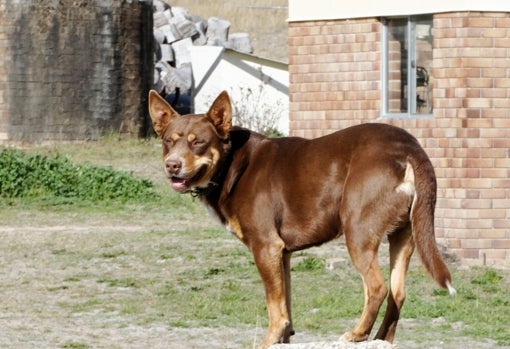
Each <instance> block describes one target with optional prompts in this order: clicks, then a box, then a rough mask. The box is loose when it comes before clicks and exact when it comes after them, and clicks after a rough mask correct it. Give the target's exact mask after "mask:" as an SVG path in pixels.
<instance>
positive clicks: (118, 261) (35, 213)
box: [0, 140, 510, 348]
mask: <svg viewBox="0 0 510 349" xmlns="http://www.w3.org/2000/svg"><path fill="white" fill-rule="evenodd" d="M27 153H28V154H36V153H37V154H41V155H47V154H56V153H58V154H65V156H66V157H69V159H70V160H69V161H71V162H72V163H81V162H84V161H85V162H88V163H90V164H94V165H97V166H111V167H113V168H116V169H122V170H124V171H128V172H130V173H133V174H134V175H136V176H141V177H142V178H147V179H151V180H153V181H154V186H153V187H154V190H155V191H156V192H157V194H158V197H160V199H154V200H146V201H141V202H140V201H135V202H126V201H122V200H120V201H118V202H116V201H111V200H110V201H107V202H102V201H94V202H83V201H79V200H76V201H74V202H73V201H72V200H71V201H67V202H64V203H62V202H58V201H57V202H52V201H51V200H49V201H41V200H32V199H31V198H15V199H12V202H11V203H10V204H5V203H2V204H0V217H2V219H1V221H0V234H2V236H3V243H2V244H1V245H0V256H2V258H0V270H13V271H12V272H11V274H12V273H15V274H14V276H12V278H11V277H9V275H10V274H9V273H4V274H0V277H1V278H2V279H1V280H0V293H1V294H3V295H4V299H7V300H8V299H11V298H13V297H14V298H13V299H16V297H18V298H19V297H22V298H23V299H25V301H24V302H22V303H20V304H18V303H12V304H10V303H7V302H6V303H4V304H5V305H4V308H5V309H4V313H6V314H9V313H19V314H23V316H24V323H29V324H33V326H35V327H37V326H38V324H39V323H44V321H45V319H46V318H49V320H48V321H51V323H52V324H56V325H55V327H61V328H66V327H65V326H66V325H67V322H69V319H75V318H84V319H85V318H87V316H88V314H92V315H91V316H93V317H92V318H93V319H98V318H101V319H103V320H102V321H103V322H101V324H102V325H101V326H103V327H105V326H106V328H108V329H109V330H108V331H110V332H111V331H113V330H112V329H111V328H116V329H117V331H121V330H122V329H123V328H126V327H129V326H133V325H136V326H141V327H144V326H152V325H154V324H164V325H166V326H169V327H170V328H174V329H183V330H187V331H191V330H193V329H195V328H197V329H201V328H215V329H221V328H231V327H236V328H260V329H262V330H261V331H260V335H259V337H261V336H262V335H263V329H264V328H265V327H266V326H267V316H266V309H265V303H264V294H263V287H262V284H261V281H260V277H259V276H258V274H257V271H256V267H255V264H254V262H253V258H252V256H251V255H250V253H249V251H248V250H247V249H246V248H245V247H244V246H243V245H242V244H241V243H240V242H239V241H237V239H236V238H234V237H233V236H231V235H230V234H229V233H227V232H226V231H225V230H224V229H223V228H221V227H220V226H218V225H217V224H216V223H215V222H213V221H211V220H210V219H209V218H207V214H206V211H205V209H204V208H203V207H202V206H201V205H200V204H199V203H198V202H197V201H196V200H194V199H193V198H191V197H189V196H186V195H177V194H175V193H173V192H171V190H169V189H168V185H167V184H166V182H165V180H164V178H163V176H162V175H161V172H162V171H161V169H160V166H161V165H160V161H161V160H160V156H159V150H158V147H157V143H155V142H154V141H133V140H125V141H114V140H105V141H103V142H99V143H95V144H85V145H66V146H59V147H51V148H37V149H35V148H34V149H28V150H27ZM89 154H90V155H89ZM108 159H110V160H108ZM133 159H136V160H135V161H133ZM59 227H62V228H61V229H60V228H59ZM8 228H13V229H15V231H16V234H12V235H9V234H6V233H2V232H1V231H8V230H5V229H8ZM2 229H4V230H2ZM40 229H43V230H40ZM44 229H47V232H46V233H45V230H44ZM382 254H383V256H382V257H381V260H382V264H383V265H387V261H386V258H387V253H386V252H385V251H384V252H383V253H382ZM339 255H341V256H342V257H345V258H347V253H346V251H345V247H344V246H343V245H342V244H341V243H339V242H332V243H331V244H330V245H326V246H324V247H320V248H315V249H310V250H307V251H303V252H299V253H296V254H295V256H294V258H293V273H292V278H293V315H294V321H295V328H296V330H297V331H298V333H303V332H305V333H308V334H314V336H316V337H321V338H337V337H338V335H340V334H342V333H343V332H345V331H346V330H348V329H349V328H350V327H351V326H353V324H354V323H355V321H356V319H357V318H358V317H359V315H360V313H361V309H362V306H363V289H362V282H361V279H360V277H359V276H358V274H357V273H356V272H355V271H354V269H353V267H352V266H351V264H350V262H348V259H346V260H345V261H344V262H340V263H336V264H335V268H334V269H332V270H330V269H327V268H325V266H326V265H327V263H326V262H327V260H329V259H332V258H338V256H339ZM13 266H14V267H13ZM18 270H19V271H20V274H19V275H18V274H16V273H17V271H18ZM451 270H452V274H453V280H454V285H455V287H456V288H457V291H458V295H457V296H456V297H450V296H448V295H447V293H446V292H445V291H443V290H441V289H439V288H438V287H437V286H436V285H435V284H434V283H433V282H432V280H431V278H430V277H429V276H428V275H426V273H425V272H424V269H423V268H422V267H421V266H420V264H419V262H418V260H417V259H413V261H412V267H411V268H410V272H409V274H408V284H407V285H408V287H407V291H408V298H407V300H406V304H405V305H404V308H403V310H402V314H401V318H403V319H405V320H404V321H403V323H404V325H403V326H402V328H400V329H399V330H398V331H397V337H396V341H397V343H398V342H399V341H406V340H407V341H413V342H417V343H429V344H424V345H431V344H430V343H431V342H430V340H431V339H430V338H431V337H434V338H441V339H442V340H443V341H444V342H446V343H454V342H455V341H456V340H458V339H459V338H461V339H462V340H467V341H478V342H482V343H485V342H486V341H487V340H492V341H494V342H490V343H489V344H487V345H486V346H485V347H493V348H500V347H503V346H509V345H510V336H509V334H508V329H507V327H508V323H510V299H509V297H508V289H509V286H510V277H509V276H510V272H509V271H508V270H497V269H492V268H469V269H466V268H457V267H456V266H455V265H453V266H452V268H451ZM387 273H388V271H387V270H386V274H387ZM16 275H18V276H16ZM20 285H22V288H20ZM9 297H11V298H9ZM41 299H43V300H45V301H44V302H45V304H53V306H50V307H48V306H45V307H44V309H45V310H44V311H41V310H40V308H39V306H38V304H39V302H40V300H41ZM383 309H384V305H383ZM381 313H383V311H382V312H381ZM6 316H7V315H6ZM0 321H1V319H0ZM91 321H92V320H91ZM94 321H96V320H94ZM380 321H381V319H379V322H380ZM414 322H416V323H417V324H418V325H416V326H405V324H406V323H414ZM59 324H60V325H59ZM82 326H83V328H88V327H87V326H89V327H90V328H91V330H90V331H91V332H92V334H91V335H90V336H88V337H84V338H81V337H80V338H73V339H72V340H70V339H69V338H67V337H65V336H63V335H62V336H61V337H59V338H61V339H60V340H59V341H57V342H56V343H53V345H49V346H53V347H60V348H88V347H108V345H106V344H105V345H104V346H101V345H99V344H98V343H102V342H101V341H105V340H106V339H105V338H107V337H109V335H108V336H100V335H97V331H100V329H98V328H95V327H94V325H93V323H92V322H91V323H90V324H88V325H83V324H82ZM108 326H113V327H111V328H110V327H108ZM376 327H377V325H376ZM68 330H69V331H71V329H68ZM3 331H4V333H7V338H9V337H8V336H9V333H10V332H9V329H7V330H3ZM16 331H19V329H17V330H16ZM16 331H14V332H12V335H13V336H16V338H21V337H23V336H20V335H19V333H17V332H16ZM55 331H58V329H55ZM60 331H63V330H60ZM83 331H85V330H83ZM110 332H108V333H110ZM431 334H433V336H431ZM3 336H4V334H3ZM252 341H253V340H252V338H247V339H246V341H245V342H243V343H244V344H243V345H242V346H240V347H249V346H251V344H252ZM0 343H1V342H0ZM22 346H23V345H21V346H19V345H18V347H22ZM13 347H15V346H13ZM112 347H114V346H112ZM212 347H214V346H213V345H212Z"/></svg>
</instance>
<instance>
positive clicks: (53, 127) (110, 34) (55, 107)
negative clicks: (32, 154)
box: [0, 0, 153, 142]
mask: <svg viewBox="0 0 510 349" xmlns="http://www.w3.org/2000/svg"><path fill="white" fill-rule="evenodd" d="M151 45H152V8H151V6H150V4H149V5H148V4H146V3H145V2H139V1H134V0H133V1H116V0H95V1H84V0H61V1H52V0H25V1H17V0H0V141H25V142H44V141H67V140H89V139H97V138H98V137H100V136H101V135H103V134H104V133H105V132H110V131H120V132H121V133H126V134H134V135H139V134H140V133H143V132H144V131H145V130H146V128H147V126H148V124H147V121H146V116H145V109H146V108H145V107H144V102H145V101H144V99H145V97H144V96H146V94H147V90H148V88H149V86H150V85H151V77H152V64H151V60H152V59H153V58H152V51H151Z"/></svg>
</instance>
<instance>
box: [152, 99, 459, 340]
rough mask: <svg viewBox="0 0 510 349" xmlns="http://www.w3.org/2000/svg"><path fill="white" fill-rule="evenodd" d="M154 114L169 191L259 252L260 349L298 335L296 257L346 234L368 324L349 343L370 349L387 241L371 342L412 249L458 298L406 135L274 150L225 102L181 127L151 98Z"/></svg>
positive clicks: (290, 143) (428, 184)
mask: <svg viewBox="0 0 510 349" xmlns="http://www.w3.org/2000/svg"><path fill="white" fill-rule="evenodd" d="M149 111H150V115H151V118H152V122H153V125H154V129H155V131H156V133H157V134H158V136H159V137H161V138H162V140H163V161H164V166H165V172H166V175H167V176H168V179H169V180H170V182H171V185H172V188H173V189H174V190H176V191H178V192H182V193H185V192H192V193H194V194H195V195H198V196H199V197H200V199H201V200H202V201H203V202H204V203H205V204H206V205H207V206H209V207H210V208H211V209H212V210H213V211H214V212H215V213H216V214H217V216H218V217H219V219H220V220H221V222H222V223H223V224H224V225H225V226H226V227H227V229H229V230H230V231H231V232H232V233H234V234H235V235H236V236H237V237H238V238H239V239H240V240H241V241H242V242H243V243H244V244H245V245H246V246H247V247H248V248H249V249H250V250H251V252H252V253H253V256H254V258H255V263H256V265H257V268H258V271H259V273H260V275H261V277H262V281H263V283H264V287H265V292H266V302H267V311H268V314H269V328H268V331H267V334H266V337H265V339H264V342H263V344H262V347H263V348H266V347H268V346H270V345H271V344H273V343H278V342H284V343H288V342H289V338H290V336H291V335H292V334H293V332H294V331H293V327H292V318H291V306H290V304H291V297H290V257H291V254H292V252H294V251H298V250H302V249H305V248H307V247H311V246H316V245H320V244H322V243H324V242H326V241H329V240H331V239H334V238H337V237H339V236H340V235H342V234H343V235H345V241H346V244H347V248H348V250H349V254H350V256H351V258H352V261H353V263H354V266H355V267H356V269H357V270H358V272H359V273H360V274H361V277H362V279H363V283H364V289H365V304H364V309H363V313H362V315H361V318H360V320H359V321H358V323H357V325H356V326H355V327H354V329H352V330H351V331H349V332H347V333H345V334H344V335H343V337H342V338H343V339H344V340H347V341H364V340H367V339H368V336H369V334H370V332H371V330H372V327H373V325H374V322H375V320H376V317H377V314H378V312H379V308H380V306H381V304H382V303H383V301H384V298H385V297H386V295H387V294H388V290H387V287H386V286H385V281H384V279H383V276H382V274H381V270H380V267H379V263H378V258H377V253H378V248H379V244H380V242H381V239H382V238H383V237H384V236H387V237H388V241H389V249H390V264H391V275H390V287H389V294H388V303H387V304H388V305H387V308H386V313H385V316H384V320H383V322H382V324H381V327H380V329H379V331H378V332H377V334H376V336H375V338H378V339H384V340H387V341H390V342H391V341H392V340H393V337H394V334H395V329H396V326H397V321H398V318H399V314H400V309H401V307H402V304H403V303H404V298H405V276H406V272H407V269H408V266H409V260H410V258H411V254H412V253H413V250H414V247H415V246H416V248H417V250H418V253H419V255H420V257H421V260H422V262H423V264H424V265H425V267H426V269H427V270H428V272H429V273H430V274H431V276H432V277H433V278H434V280H436V281H437V283H438V284H439V285H440V286H442V287H444V288H448V290H449V291H450V293H451V294H454V293H455V289H454V288H453V287H452V286H451V277H450V272H449V271H448V268H447V267H446V265H445V263H444V261H443V259H442V258H441V255H440V253H439V251H438V249H437V246H436V242H435V237H434V226H433V223H434V207H435V201H436V179H435V175H434V169H433V168H432V164H431V162H430V160H429V159H428V157H427V155H426V154H425V152H424V151H423V149H422V148H421V147H420V145H419V144H418V142H417V141H416V139H415V138H414V137H413V136H411V135H410V134H409V133H407V132H406V131H404V130H402V129H399V128H396V127H393V126H389V125H384V124H365V125H360V126H355V127H351V128H347V129H345V130H342V131H338V132H336V133H333V134H330V135H328V136H324V137H321V138H318V139H314V140H306V139H302V138H294V137H289V138H277V139H271V138H267V137H265V136H262V135H260V134H258V133H255V132H252V131H249V130H246V129H242V128H238V127H232V107H231V103H230V99H229V96H228V94H227V93H226V92H222V93H221V94H220V95H219V96H218V97H217V98H216V100H215V101H214V103H213V105H212V106H211V108H210V110H209V111H208V112H207V114H199V115H186V116H180V115H179V114H178V113H177V112H175V111H174V110H173V109H172V108H171V107H170V106H169V105H168V104H167V103H166V102H165V100H164V99H162V98H161V97H160V96H159V95H158V94H157V93H156V92H155V91H151V92H150V94H149Z"/></svg>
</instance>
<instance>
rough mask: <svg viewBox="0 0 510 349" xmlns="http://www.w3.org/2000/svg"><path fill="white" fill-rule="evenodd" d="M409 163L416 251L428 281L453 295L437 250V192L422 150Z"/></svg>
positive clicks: (442, 261)
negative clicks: (425, 270) (412, 178)
mask: <svg viewBox="0 0 510 349" xmlns="http://www.w3.org/2000/svg"><path fill="white" fill-rule="evenodd" d="M409 161H410V163H411V166H412V170H413V171H414V187H415V194H414V199H413V203H412V206H411V223H412V228H413V238H414V241H415V245H416V249H417V250H418V254H419V256H420V259H421V261H422V263H423V265H424V266H425V268H426V269H427V271H428V272H429V273H430V275H431V276H432V278H433V279H434V280H435V281H436V282H437V283H438V284H439V285H440V286H441V287H443V288H446V289H448V291H449V293H450V294H451V295H455V294H456V293H457V291H456V290H455V288H453V286H452V279H451V275H450V271H449V270H448V267H447V266H446V264H445V262H444V260H443V258H442V256H441V252H439V249H438V248H437V244H436V239H435V233H434V209H435V206H436V190H437V183H436V176H435V174H434V168H433V166H432V163H431V162H430V160H429V158H428V157H427V155H426V154H425V152H423V151H422V152H419V155H418V154H416V156H414V157H412V158H410V159H409ZM406 175H407V171H406Z"/></svg>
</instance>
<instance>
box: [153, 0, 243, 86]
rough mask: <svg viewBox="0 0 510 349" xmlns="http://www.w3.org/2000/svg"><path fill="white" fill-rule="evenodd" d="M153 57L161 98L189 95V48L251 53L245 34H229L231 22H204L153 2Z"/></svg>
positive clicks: (196, 17) (173, 8) (215, 19)
mask: <svg viewBox="0 0 510 349" xmlns="http://www.w3.org/2000/svg"><path fill="white" fill-rule="evenodd" d="M153 11H154V14H153V22H154V39H155V42H156V57H155V62H156V64H155V70H154V89H155V90H157V91H158V92H159V93H161V94H163V95H168V94H175V93H177V94H179V93H180V94H191V89H192V88H193V72H192V69H191V55H190V47H192V46H193V45H195V46H203V45H212V46H223V47H225V48H230V49H233V50H236V51H239V52H243V53H252V47H251V44H250V38H249V35H248V34H247V33H234V34H231V35H229V33H228V31H229V29H230V22H229V21H227V20H224V19H221V18H217V17H211V18H209V19H207V20H205V19H203V18H202V17H199V16H191V15H190V14H189V12H188V11H187V10H186V9H185V8H182V7H177V6H172V7H171V6H170V5H168V4H167V3H165V2H163V1H161V0H154V1H153Z"/></svg>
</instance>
